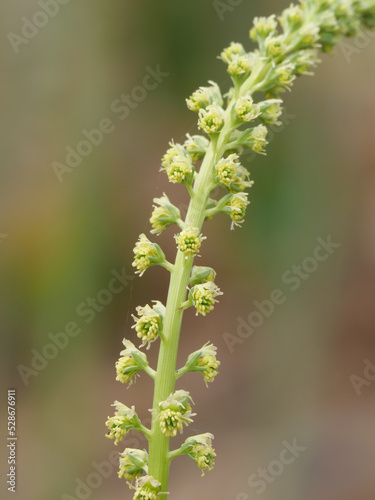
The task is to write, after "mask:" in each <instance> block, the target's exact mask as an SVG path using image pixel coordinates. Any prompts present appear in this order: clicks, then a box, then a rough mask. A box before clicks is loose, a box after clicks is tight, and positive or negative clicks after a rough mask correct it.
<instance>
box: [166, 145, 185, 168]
mask: <svg viewBox="0 0 375 500" xmlns="http://www.w3.org/2000/svg"><path fill="white" fill-rule="evenodd" d="M170 146H171V147H170V148H169V149H167V151H166V153H165V155H164V156H163V158H162V160H161V164H162V165H163V167H164V169H166V168H167V167H168V166H169V165H170V164H171V162H172V160H173V158H174V157H175V156H184V155H185V154H186V152H185V149H184V148H183V146H181V144H174V142H171V143H170Z"/></svg>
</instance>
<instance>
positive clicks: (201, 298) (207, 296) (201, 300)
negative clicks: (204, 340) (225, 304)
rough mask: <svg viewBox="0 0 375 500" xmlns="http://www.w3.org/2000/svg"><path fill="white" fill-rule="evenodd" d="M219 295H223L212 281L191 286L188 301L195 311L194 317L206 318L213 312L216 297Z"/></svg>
mask: <svg viewBox="0 0 375 500" xmlns="http://www.w3.org/2000/svg"><path fill="white" fill-rule="evenodd" d="M219 295H223V293H222V292H221V291H220V288H219V287H217V286H216V285H215V283H213V282H212V281H208V282H207V283H200V284H199V285H195V286H193V287H192V288H191V290H190V293H189V300H190V301H191V303H192V305H193V306H194V307H195V309H196V315H197V316H198V314H201V315H202V316H206V314H208V313H209V312H211V311H213V309H214V307H215V304H216V302H217V300H216V297H218V296H219Z"/></svg>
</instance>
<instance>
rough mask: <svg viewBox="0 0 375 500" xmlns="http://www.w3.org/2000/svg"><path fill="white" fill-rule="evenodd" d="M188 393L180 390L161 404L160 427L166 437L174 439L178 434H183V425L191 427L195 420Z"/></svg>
mask: <svg viewBox="0 0 375 500" xmlns="http://www.w3.org/2000/svg"><path fill="white" fill-rule="evenodd" d="M190 400H191V397H190V395H189V393H188V392H187V391H183V390H179V391H176V392H175V393H173V394H171V395H170V396H169V397H168V398H167V399H166V400H165V401H162V402H161V403H159V411H160V413H159V415H158V417H157V418H158V420H159V425H160V429H161V431H162V432H163V434H165V435H166V436H170V437H174V436H176V434H177V432H178V431H180V432H182V429H183V425H189V424H190V423H191V422H192V421H193V420H192V418H191V417H193V416H194V415H195V413H192V411H191V406H190V402H189V401H190Z"/></svg>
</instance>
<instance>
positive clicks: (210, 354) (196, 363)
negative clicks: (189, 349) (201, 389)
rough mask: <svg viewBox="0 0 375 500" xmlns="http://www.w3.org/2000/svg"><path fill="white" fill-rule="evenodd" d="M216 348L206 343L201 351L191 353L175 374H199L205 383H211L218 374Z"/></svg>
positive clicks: (218, 363)
mask: <svg viewBox="0 0 375 500" xmlns="http://www.w3.org/2000/svg"><path fill="white" fill-rule="evenodd" d="M216 351H217V348H216V347H215V346H214V345H213V344H210V343H208V342H207V344H205V345H204V346H203V347H202V348H201V349H199V350H198V351H195V352H193V353H191V354H190V355H189V357H188V359H187V361H186V364H185V366H184V367H183V368H182V369H181V370H179V371H178V372H177V375H178V376H181V375H182V374H184V373H187V372H201V373H202V375H203V379H204V381H205V383H206V386H207V384H208V382H213V381H214V379H215V377H216V375H217V374H218V368H219V366H220V361H218V359H217V358H216Z"/></svg>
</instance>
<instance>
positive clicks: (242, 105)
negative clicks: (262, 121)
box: [235, 94, 260, 122]
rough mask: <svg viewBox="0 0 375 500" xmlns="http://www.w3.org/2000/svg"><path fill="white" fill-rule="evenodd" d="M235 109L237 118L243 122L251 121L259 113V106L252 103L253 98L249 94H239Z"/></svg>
mask: <svg viewBox="0 0 375 500" xmlns="http://www.w3.org/2000/svg"><path fill="white" fill-rule="evenodd" d="M235 110H236V113H237V115H238V117H239V119H240V120H242V121H244V122H251V121H252V120H255V118H257V117H258V116H259V114H260V109H259V106H258V105H257V104H254V101H253V98H252V97H251V95H250V94H247V95H244V96H241V97H240V98H239V99H238V100H237V102H236V106H235Z"/></svg>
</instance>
